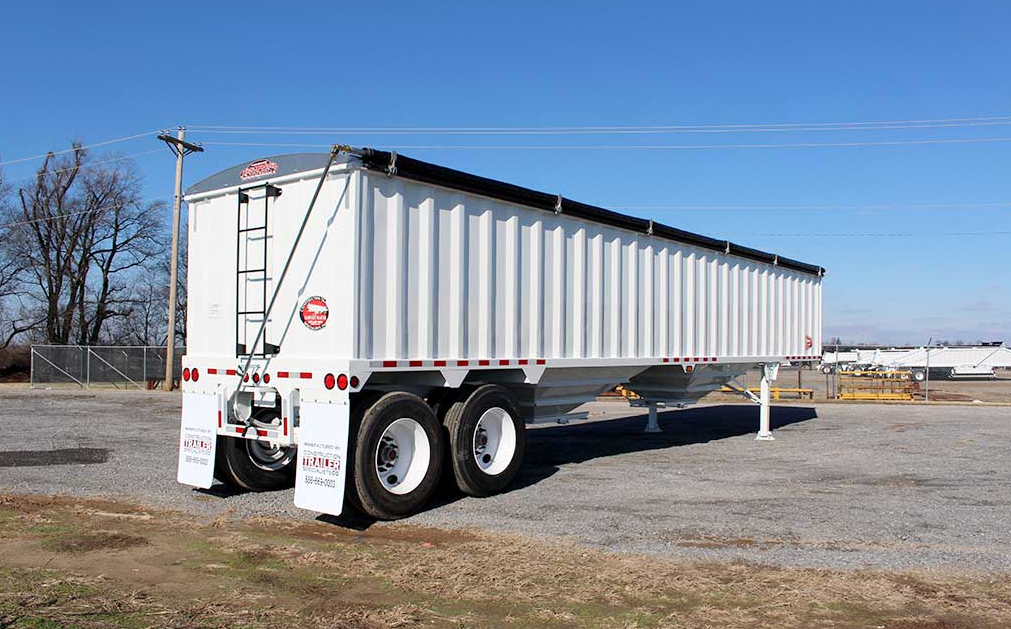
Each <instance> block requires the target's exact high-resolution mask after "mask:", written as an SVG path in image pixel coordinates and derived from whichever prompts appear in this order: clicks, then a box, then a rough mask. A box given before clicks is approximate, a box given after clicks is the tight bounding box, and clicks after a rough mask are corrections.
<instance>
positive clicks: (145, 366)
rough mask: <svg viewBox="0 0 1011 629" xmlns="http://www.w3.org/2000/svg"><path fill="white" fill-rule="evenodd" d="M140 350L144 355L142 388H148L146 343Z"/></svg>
mask: <svg viewBox="0 0 1011 629" xmlns="http://www.w3.org/2000/svg"><path fill="white" fill-rule="evenodd" d="M142 351H143V352H144V354H143V355H144V360H143V364H144V366H143V368H142V369H143V370H144V374H143V376H144V388H145V389H147V388H148V386H147V345H145V346H144V349H143V350H142Z"/></svg>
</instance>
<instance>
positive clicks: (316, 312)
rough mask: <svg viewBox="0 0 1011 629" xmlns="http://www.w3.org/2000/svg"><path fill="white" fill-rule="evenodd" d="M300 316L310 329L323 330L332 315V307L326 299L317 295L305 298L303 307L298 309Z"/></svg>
mask: <svg viewBox="0 0 1011 629" xmlns="http://www.w3.org/2000/svg"><path fill="white" fill-rule="evenodd" d="M298 316H299V317H300V318H301V319H302V323H304V324H305V327H307V328H309V329H310V330H322V329H323V328H324V326H326V320H327V318H328V317H329V316H330V307H329V306H327V305H326V300H325V299H323V298H322V297H320V296H319V295H315V296H313V297H310V298H309V299H306V300H305V303H304V304H302V308H301V309H300V310H299V311H298Z"/></svg>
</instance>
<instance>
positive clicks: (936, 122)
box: [189, 116, 1011, 134]
mask: <svg viewBox="0 0 1011 629" xmlns="http://www.w3.org/2000/svg"><path fill="white" fill-rule="evenodd" d="M1009 122H1011V116H984V117H974V118H936V119H926V120H885V121H873V122H866V121H865V122H793V123H771V124H770V123H762V124H697V125H653V126H565V127H279V126H276V127H270V126H237V125H207V124H201V125H190V127H189V128H190V129H191V130H204V131H210V130H215V131H219V132H233V131H234V132H279V133H303V132H304V133H316V132H319V133H402V134H411V133H435V134H439V133H476V134H484V133H526V132H529V133H539V132H545V133H547V132H597V131H600V132H627V131H658V132H663V131H693V130H731V131H733V130H745V129H758V130H774V129H784V130H794V129H798V128H806V129H812V130H831V129H840V128H868V129H877V128H884V129H887V128H921V127H927V126H938V127H945V126H977V125H990V124H998V125H1001V124H1008V123H1009ZM885 125H888V126H885ZM893 125H903V126H894V127H893Z"/></svg>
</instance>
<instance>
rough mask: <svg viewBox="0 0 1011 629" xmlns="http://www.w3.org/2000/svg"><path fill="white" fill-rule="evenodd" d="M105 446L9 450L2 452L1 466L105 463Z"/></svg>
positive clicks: (106, 459)
mask: <svg viewBox="0 0 1011 629" xmlns="http://www.w3.org/2000/svg"><path fill="white" fill-rule="evenodd" d="M108 460H109V451H108V450H106V449H105V448H60V449H58V450H8V451H6V452H0V467H44V466H49V465H90V464H93V463H105V462H106V461H108Z"/></svg>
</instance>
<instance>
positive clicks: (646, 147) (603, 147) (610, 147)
mask: <svg viewBox="0 0 1011 629" xmlns="http://www.w3.org/2000/svg"><path fill="white" fill-rule="evenodd" d="M997 142H1011V137H998V138H951V139H929V140H882V141H876V142H798V143H784V144H597V145H593V144H587V145H578V144H569V145H543V144H532V145H477V144H474V145H465V144H446V145H438V144H431V145H426V144H417V145H407V144H404V145H390V146H379V147H376V148H379V149H384V150H397V151H403V150H414V151H422V150H433V151H434V150H438V151H452V150H463V151H631V150H643V151H672V150H719V149H773V148H856V147H866V146H911V145H928V144H984V143H997ZM203 144H205V145H209V146H210V145H213V146H257V147H289V148H330V147H331V146H332V145H331V144H307V143H297V142H213V141H211V142H203Z"/></svg>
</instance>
